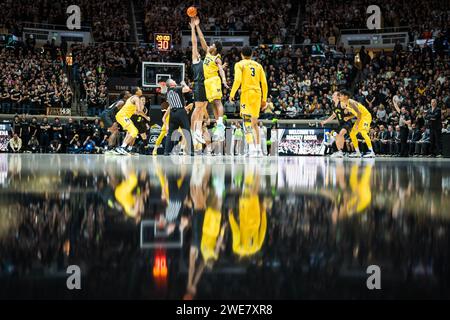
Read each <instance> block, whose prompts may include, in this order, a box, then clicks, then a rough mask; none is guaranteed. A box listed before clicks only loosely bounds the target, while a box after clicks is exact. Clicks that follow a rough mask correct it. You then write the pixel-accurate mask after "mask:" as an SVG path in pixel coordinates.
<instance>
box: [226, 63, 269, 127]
mask: <svg viewBox="0 0 450 320" xmlns="http://www.w3.org/2000/svg"><path fill="white" fill-rule="evenodd" d="M239 87H240V88H241V114H242V115H250V116H252V117H255V118H258V117H259V112H260V109H261V100H263V101H267V94H268V86H267V79H266V74H265V72H264V69H263V67H262V66H261V65H260V64H259V63H258V62H256V61H253V60H250V59H244V60H241V61H239V62H238V63H236V64H235V66H234V82H233V87H232V88H231V97H234V96H235V95H236V92H237V90H238V89H239Z"/></svg>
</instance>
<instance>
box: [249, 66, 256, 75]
mask: <svg viewBox="0 0 450 320" xmlns="http://www.w3.org/2000/svg"><path fill="white" fill-rule="evenodd" d="M250 70H251V71H252V77H254V76H255V75H256V69H255V68H253V67H251V68H250Z"/></svg>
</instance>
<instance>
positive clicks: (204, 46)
mask: <svg viewBox="0 0 450 320" xmlns="http://www.w3.org/2000/svg"><path fill="white" fill-rule="evenodd" d="M193 20H194V24H195V28H196V29H197V33H198V37H199V39H200V44H201V45H202V49H203V50H205V51H206V52H208V44H207V43H206V40H205V37H204V36H203V32H202V29H200V18H199V17H198V16H197V17H195V18H194V19H193Z"/></svg>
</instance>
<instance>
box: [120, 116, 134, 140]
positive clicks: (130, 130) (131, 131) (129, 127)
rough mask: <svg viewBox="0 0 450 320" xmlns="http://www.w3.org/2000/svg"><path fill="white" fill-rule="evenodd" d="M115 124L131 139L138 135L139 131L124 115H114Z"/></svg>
mask: <svg viewBox="0 0 450 320" xmlns="http://www.w3.org/2000/svg"><path fill="white" fill-rule="evenodd" d="M116 120H117V122H118V123H119V124H120V125H121V126H122V128H123V130H126V131H127V132H128V133H129V134H130V135H131V136H132V137H133V138H136V137H137V135H138V134H139V130H138V129H137V128H136V126H135V125H134V123H133V121H131V119H130V118H129V117H127V116H126V115H120V114H117V115H116Z"/></svg>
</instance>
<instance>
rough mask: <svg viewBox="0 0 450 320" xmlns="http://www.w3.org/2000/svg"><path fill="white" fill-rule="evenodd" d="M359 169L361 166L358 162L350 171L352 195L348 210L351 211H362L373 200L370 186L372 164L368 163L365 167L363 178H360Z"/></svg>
mask: <svg viewBox="0 0 450 320" xmlns="http://www.w3.org/2000/svg"><path fill="white" fill-rule="evenodd" d="M358 171H359V166H358V165H357V164H355V165H353V167H352V169H351V173H350V188H351V191H352V196H351V198H350V200H349V202H348V204H347V211H348V212H349V213H351V212H355V213H360V212H362V211H363V210H365V209H366V208H367V207H368V206H369V204H370V202H371V201H372V192H371V188H370V178H371V176H372V165H367V166H365V167H364V170H363V173H362V175H361V178H359V174H358V173H359V172H358ZM358 178H359V179H358Z"/></svg>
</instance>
